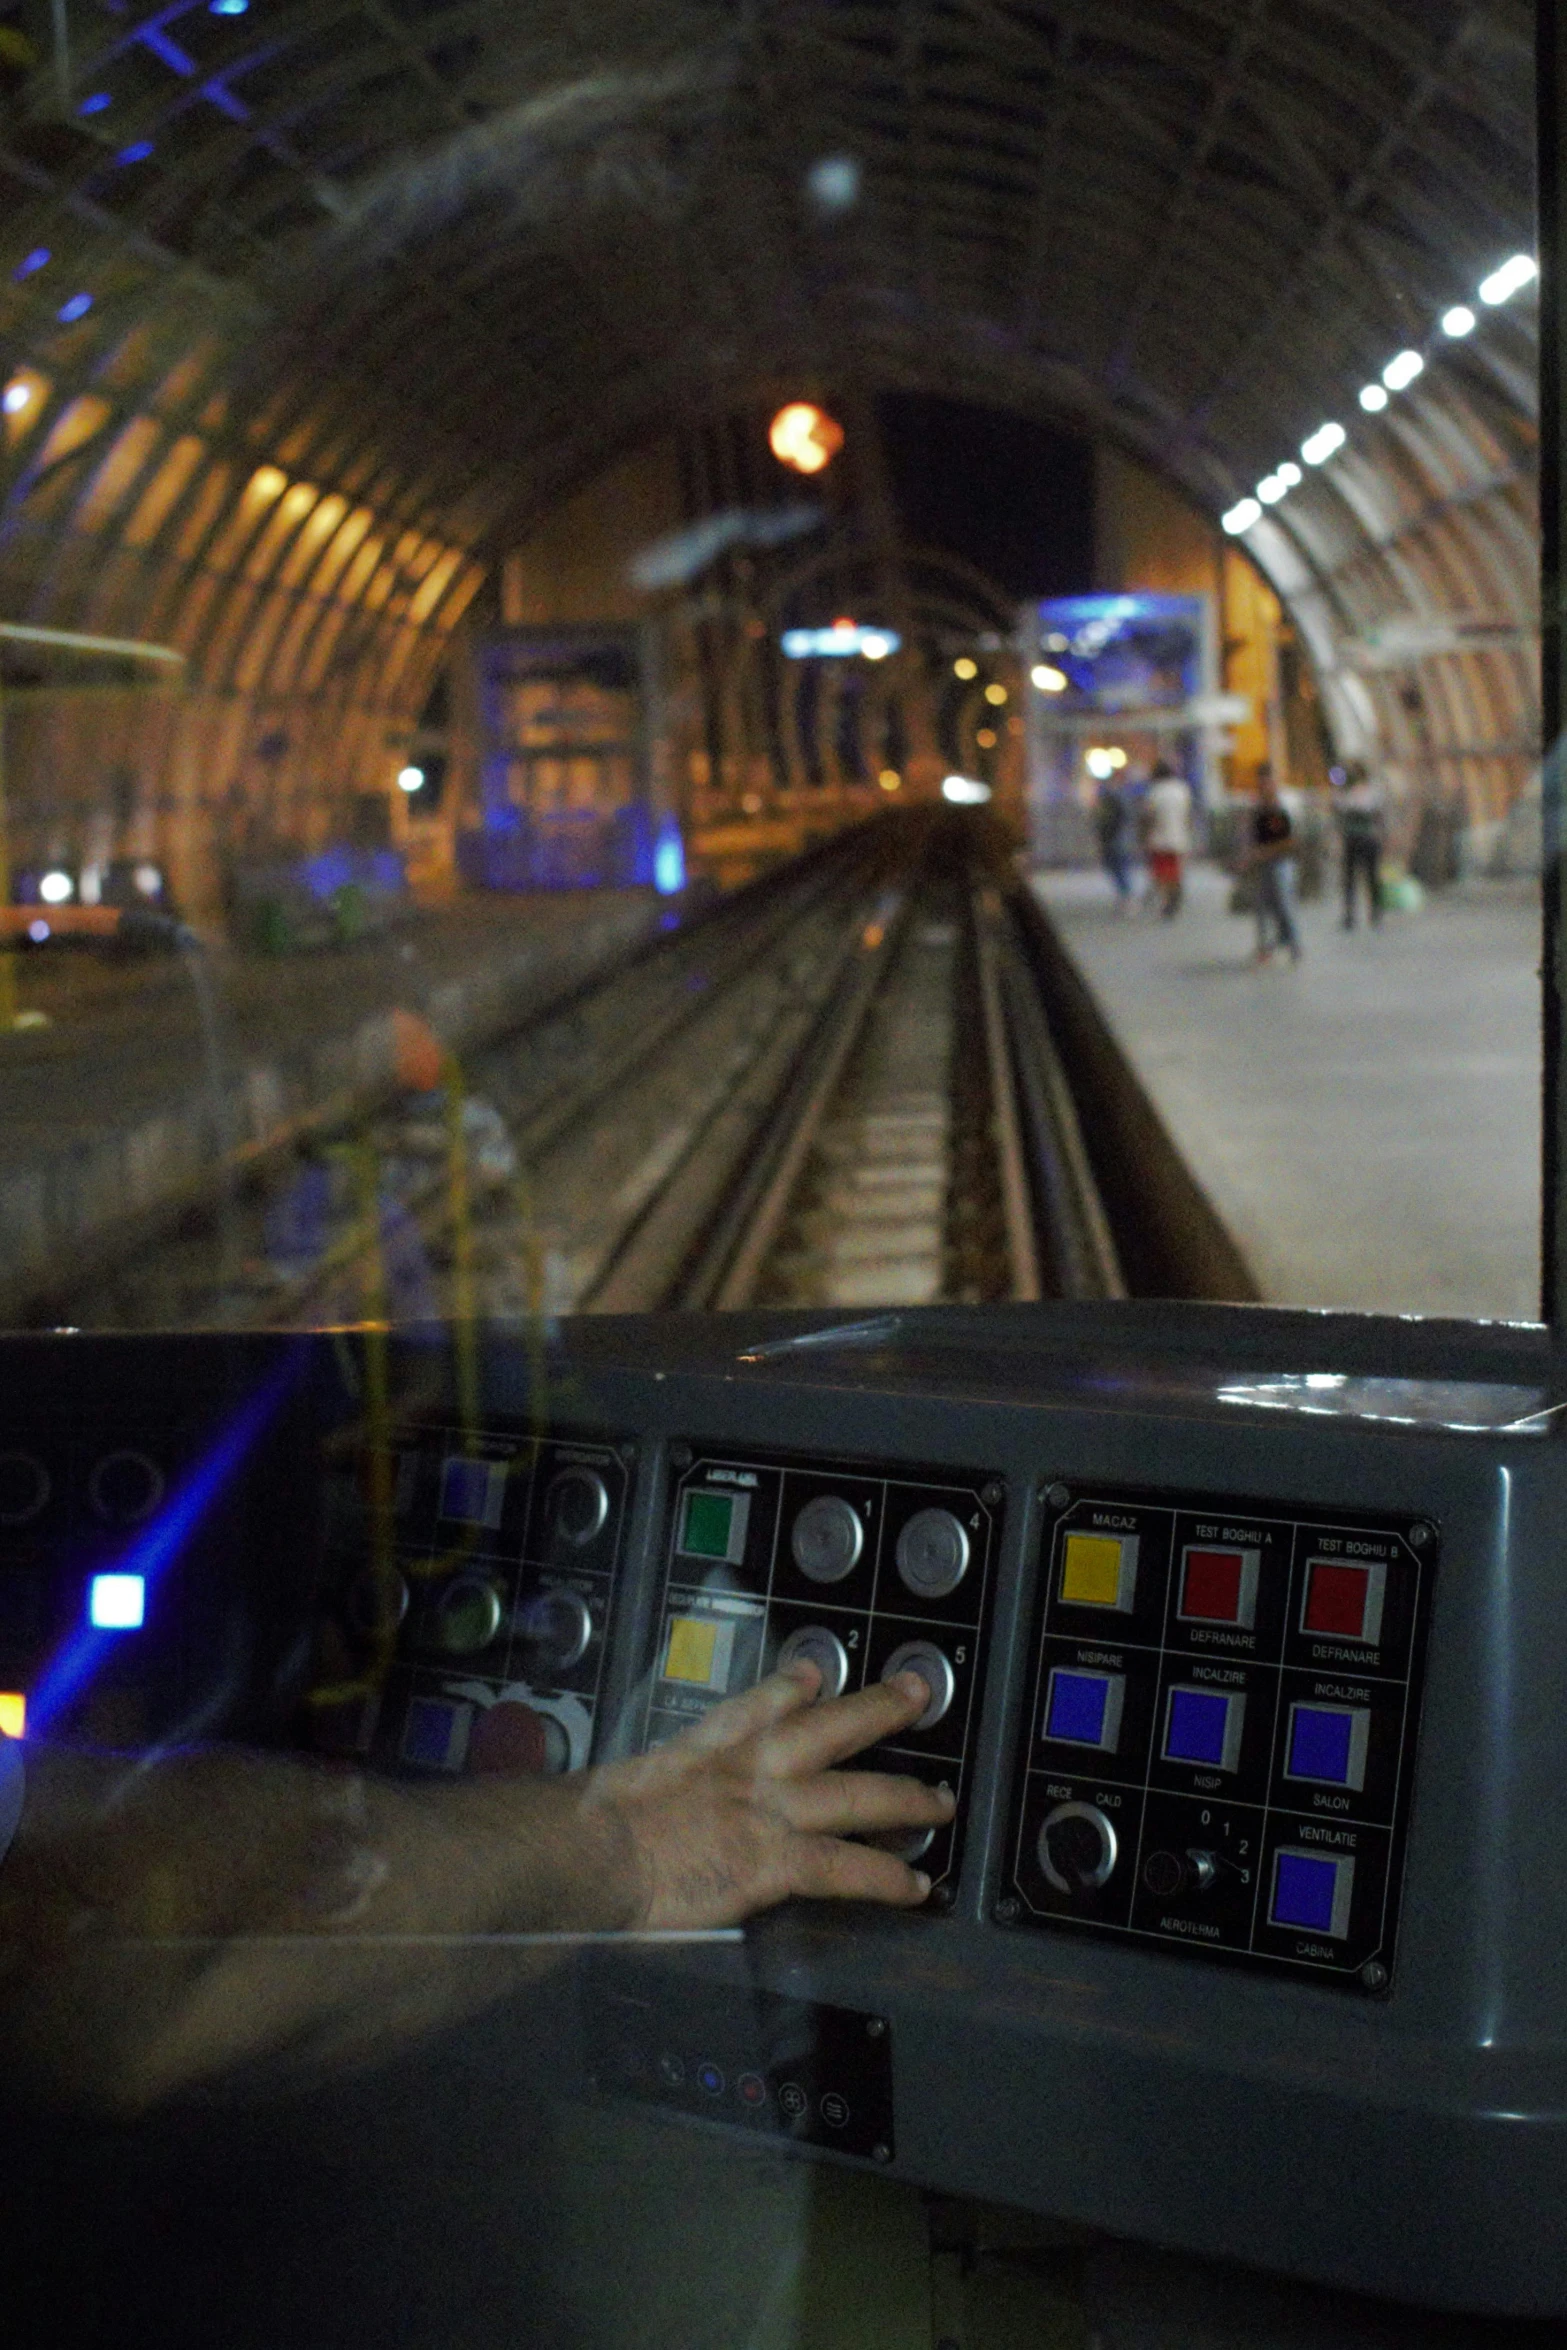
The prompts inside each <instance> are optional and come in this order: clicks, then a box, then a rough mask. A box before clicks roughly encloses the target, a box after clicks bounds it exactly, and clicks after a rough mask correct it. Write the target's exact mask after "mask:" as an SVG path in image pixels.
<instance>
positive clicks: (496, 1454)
mask: <svg viewBox="0 0 1567 2350" xmlns="http://www.w3.org/2000/svg"><path fill="white" fill-rule="evenodd" d="M329 1483H330V1490H329V1525H330V1533H329V1549H328V1559H327V1572H326V1578H325V1589H326V1593H327V1609H326V1615H325V1619H324V1622H323V1625H322V1630H321V1639H320V1644H319V1645H320V1657H319V1669H318V1674H317V1687H316V1691H315V1695H314V1698H313V1701H312V1705H311V1709H310V1710H311V1715H312V1719H313V1725H314V1734H315V1739H316V1743H317V1744H318V1745H320V1746H322V1747H323V1748H325V1749H326V1750H327V1751H330V1752H337V1753H348V1754H361V1755H365V1756H368V1757H373V1758H374V1759H375V1760H376V1761H377V1762H378V1763H380V1764H382V1765H383V1766H386V1767H391V1768H396V1769H400V1770H404V1771H409V1772H417V1773H428V1772H444V1773H451V1772H459V1771H474V1772H505V1773H512V1772H546V1773H555V1772H560V1771H571V1770H580V1769H582V1768H584V1767H585V1766H586V1764H587V1763H588V1761H589V1759H590V1757H591V1755H592V1752H593V1747H594V1739H595V1735H596V1730H597V1718H598V1709H599V1703H600V1699H601V1696H602V1686H603V1677H604V1670H605V1663H606V1656H607V1650H608V1637H607V1635H608V1628H609V1618H610V1609H611V1602H612V1597H613V1592H614V1586H615V1577H616V1574H617V1571H618V1569H619V1566H620V1561H621V1554H622V1549H623V1545H624V1537H625V1523H626V1514H627V1506H628V1494H629V1487H630V1471H629V1469H628V1466H627V1463H626V1461H625V1459H624V1458H623V1457H622V1455H621V1453H620V1451H619V1450H618V1448H617V1447H616V1446H615V1445H613V1444H610V1443H605V1442H601V1441H597V1440H595V1439H593V1438H583V1439H582V1440H581V1441H576V1440H573V1439H571V1438H568V1437H565V1436H559V1435H551V1436H550V1437H548V1438H544V1439H541V1438H539V1437H536V1436H535V1435H533V1434H532V1433H531V1432H527V1431H524V1430H523V1429H521V1428H515V1427H508V1426H506V1425H505V1424H500V1423H494V1422H487V1423H486V1424H485V1426H484V1427H483V1428H481V1429H479V1430H469V1431H467V1432H464V1431H463V1430H462V1429H461V1428H458V1427H455V1426H451V1425H448V1424H446V1423H444V1422H435V1421H430V1422H418V1423H408V1424H404V1425H400V1426H398V1427H397V1428H396V1429H394V1430H393V1431H392V1433H391V1435H390V1436H389V1438H388V1441H387V1443H386V1445H385V1446H384V1447H383V1448H381V1450H380V1451H379V1453H377V1452H375V1451H373V1450H372V1449H371V1448H369V1447H366V1446H363V1445H359V1446H356V1448H355V1449H354V1450H353V1451H352V1453H351V1454H350V1455H349V1456H348V1457H347V1458H345V1459H344V1460H342V1461H340V1462H336V1463H334V1464H333V1465H332V1467H331V1469H330V1471H329Z"/></svg>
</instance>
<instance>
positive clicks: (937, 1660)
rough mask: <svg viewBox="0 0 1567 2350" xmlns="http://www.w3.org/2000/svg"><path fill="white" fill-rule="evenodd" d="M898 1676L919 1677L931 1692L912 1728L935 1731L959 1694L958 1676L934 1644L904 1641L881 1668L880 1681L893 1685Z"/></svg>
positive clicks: (923, 1641)
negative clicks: (912, 1675)
mask: <svg viewBox="0 0 1567 2350" xmlns="http://www.w3.org/2000/svg"><path fill="white" fill-rule="evenodd" d="M896 1673H918V1675H919V1677H920V1679H921V1680H922V1681H923V1682H924V1684H925V1686H926V1688H927V1689H928V1690H929V1691H930V1703H929V1705H928V1706H927V1707H926V1708H925V1711H924V1712H923V1713H922V1714H921V1715H920V1716H919V1719H918V1720H917V1721H914V1722H911V1723H910V1725H909V1727H910V1728H911V1729H914V1730H934V1728H935V1727H936V1724H937V1723H938V1722H939V1721H940V1720H941V1719H942V1717H943V1715H945V1714H946V1713H948V1712H949V1711H950V1710H951V1706H952V1700H953V1699H954V1697H956V1695H957V1693H958V1683H957V1675H956V1674H955V1673H954V1672H953V1670H952V1667H951V1665H950V1664H949V1662H948V1661H947V1659H946V1657H944V1656H943V1655H942V1653H941V1650H940V1649H939V1648H938V1647H937V1646H936V1645H935V1643H934V1641H931V1640H905V1641H904V1642H903V1643H902V1645H901V1646H900V1647H898V1648H895V1649H894V1650H893V1652H892V1654H891V1656H889V1657H888V1659H887V1662H886V1663H885V1664H884V1665H883V1666H882V1668H881V1677H882V1679H883V1680H884V1681H890V1680H891V1679H892V1678H893V1676H894V1674H896Z"/></svg>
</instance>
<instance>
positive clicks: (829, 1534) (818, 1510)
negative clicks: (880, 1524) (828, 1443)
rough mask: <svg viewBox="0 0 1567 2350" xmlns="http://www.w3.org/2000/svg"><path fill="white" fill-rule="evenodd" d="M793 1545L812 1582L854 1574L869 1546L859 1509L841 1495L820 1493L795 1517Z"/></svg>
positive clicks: (838, 1580)
mask: <svg viewBox="0 0 1567 2350" xmlns="http://www.w3.org/2000/svg"><path fill="white" fill-rule="evenodd" d="M789 1548H790V1550H791V1551H792V1552H793V1554H794V1563H795V1565H796V1566H797V1567H798V1568H799V1570H800V1572H801V1574H802V1575H804V1576H805V1578H806V1580H807V1581H808V1582H811V1583H841V1582H842V1581H843V1579H844V1577H845V1576H846V1575H852V1574H853V1572H854V1570H855V1568H856V1567H857V1566H858V1564H859V1560H860V1553H861V1551H862V1550H863V1549H864V1548H865V1529H864V1527H863V1526H862V1525H861V1523H860V1513H859V1511H858V1510H857V1509H855V1508H854V1506H853V1504H852V1503H850V1502H847V1501H845V1500H844V1499H843V1498H842V1496H841V1495H840V1494H836V1493H819V1494H817V1496H816V1498H815V1500H814V1501H808V1502H807V1503H806V1505H805V1507H804V1509H803V1510H801V1511H800V1513H799V1515H798V1517H797V1518H796V1519H795V1521H794V1526H793V1528H792V1530H791V1532H790V1535H789Z"/></svg>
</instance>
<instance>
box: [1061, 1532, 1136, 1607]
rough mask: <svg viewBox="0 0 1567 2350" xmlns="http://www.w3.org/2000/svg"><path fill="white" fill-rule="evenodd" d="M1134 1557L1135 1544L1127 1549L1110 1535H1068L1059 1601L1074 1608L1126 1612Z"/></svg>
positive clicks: (1129, 1597) (1130, 1593)
mask: <svg viewBox="0 0 1567 2350" xmlns="http://www.w3.org/2000/svg"><path fill="white" fill-rule="evenodd" d="M1128 1551H1130V1556H1128ZM1136 1556H1137V1551H1136V1544H1135V1541H1134V1542H1133V1543H1132V1544H1130V1545H1128V1544H1126V1543H1124V1542H1122V1541H1121V1540H1120V1539H1119V1538H1118V1537H1117V1536H1115V1535H1113V1534H1069V1535H1068V1536H1067V1538H1066V1558H1065V1561H1064V1563H1063V1565H1062V1568H1061V1597H1062V1598H1063V1599H1064V1600H1067V1601H1069V1602H1070V1603H1071V1605H1072V1606H1074V1607H1113V1608H1120V1609H1122V1610H1125V1609H1127V1608H1129V1607H1130V1606H1131V1604H1132V1572H1131V1570H1132V1567H1133V1565H1134V1562H1135V1560H1136Z"/></svg>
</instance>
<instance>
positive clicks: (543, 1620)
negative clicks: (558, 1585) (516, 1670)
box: [512, 1591, 593, 1672]
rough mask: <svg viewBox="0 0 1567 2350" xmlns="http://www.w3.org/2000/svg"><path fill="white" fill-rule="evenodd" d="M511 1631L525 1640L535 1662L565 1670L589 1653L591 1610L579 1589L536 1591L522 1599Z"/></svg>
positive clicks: (591, 1631)
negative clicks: (530, 1596) (531, 1595)
mask: <svg viewBox="0 0 1567 2350" xmlns="http://www.w3.org/2000/svg"><path fill="white" fill-rule="evenodd" d="M512 1630H513V1631H514V1632H515V1633H516V1635H517V1637H518V1639H519V1640H522V1641H525V1642H526V1643H527V1646H528V1650H529V1652H530V1656H531V1657H532V1659H533V1661H534V1662H535V1664H538V1665H553V1666H554V1668H555V1670H556V1671H557V1672H565V1671H566V1670H567V1668H568V1667H569V1666H571V1665H575V1664H580V1663H581V1661H582V1659H583V1658H584V1657H585V1656H586V1655H587V1653H588V1643H589V1642H590V1641H591V1639H592V1638H593V1611H592V1609H591V1608H590V1607H589V1606H588V1603H587V1601H586V1600H585V1599H584V1598H583V1596H582V1594H581V1592H580V1591H538V1592H535V1593H534V1595H533V1597H532V1598H531V1599H525V1600H524V1601H523V1603H522V1605H521V1607H520V1608H519V1609H518V1610H517V1613H516V1615H515V1616H514V1617H513V1618H512Z"/></svg>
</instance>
